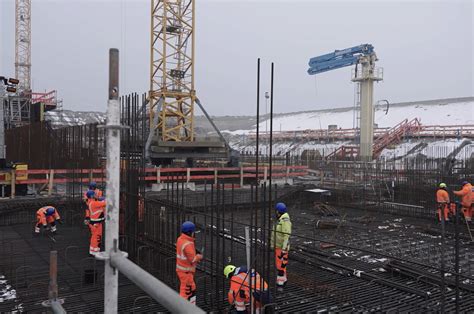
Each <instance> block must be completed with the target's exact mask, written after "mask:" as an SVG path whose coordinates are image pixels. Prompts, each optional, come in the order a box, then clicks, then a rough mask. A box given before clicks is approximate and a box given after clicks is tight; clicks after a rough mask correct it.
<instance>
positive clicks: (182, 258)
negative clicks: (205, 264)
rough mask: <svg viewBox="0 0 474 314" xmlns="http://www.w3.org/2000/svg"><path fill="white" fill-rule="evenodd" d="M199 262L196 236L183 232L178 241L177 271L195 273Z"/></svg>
mask: <svg viewBox="0 0 474 314" xmlns="http://www.w3.org/2000/svg"><path fill="white" fill-rule="evenodd" d="M197 263H198V259H197V257H196V248H195V246H194V238H193V237H191V236H188V235H187V234H184V233H182V234H181V235H180V236H179V238H178V240H177V241H176V271H182V272H192V273H194V272H196V264H197Z"/></svg>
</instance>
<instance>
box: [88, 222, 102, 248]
mask: <svg viewBox="0 0 474 314" xmlns="http://www.w3.org/2000/svg"><path fill="white" fill-rule="evenodd" d="M102 225H103V223H101V222H100V223H95V224H89V230H90V232H91V238H90V243H89V253H90V254H94V253H98V252H100V243H101V242H102V232H103V226H102Z"/></svg>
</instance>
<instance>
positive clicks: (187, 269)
mask: <svg viewBox="0 0 474 314" xmlns="http://www.w3.org/2000/svg"><path fill="white" fill-rule="evenodd" d="M176 269H179V270H183V271H194V270H195V268H194V267H183V266H181V265H178V264H176Z"/></svg>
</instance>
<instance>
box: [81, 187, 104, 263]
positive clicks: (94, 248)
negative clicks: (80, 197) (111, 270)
mask: <svg viewBox="0 0 474 314" xmlns="http://www.w3.org/2000/svg"><path fill="white" fill-rule="evenodd" d="M87 199H88V200H89V201H88V208H87V210H86V218H85V220H84V223H85V224H86V225H88V226H89V231H90V233H91V237H90V243H89V254H91V255H95V254H97V253H99V252H100V244H101V243H102V234H103V231H104V230H103V228H104V227H103V225H104V221H105V200H104V199H103V198H102V197H97V196H96V195H95V193H94V191H92V190H90V191H87Z"/></svg>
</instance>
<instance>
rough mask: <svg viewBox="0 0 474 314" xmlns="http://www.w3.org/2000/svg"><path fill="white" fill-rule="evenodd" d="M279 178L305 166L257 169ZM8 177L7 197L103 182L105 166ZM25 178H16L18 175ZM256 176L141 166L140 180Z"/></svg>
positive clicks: (245, 170)
mask: <svg viewBox="0 0 474 314" xmlns="http://www.w3.org/2000/svg"><path fill="white" fill-rule="evenodd" d="M270 172H271V177H272V178H281V179H284V180H285V182H288V181H289V179H290V178H294V177H299V176H305V175H307V174H308V167H307V166H273V167H272V168H271V171H270V167H268V166H264V167H259V169H258V179H259V180H260V181H262V182H263V183H266V182H267V180H269V178H270ZM10 174H11V176H10V178H11V180H8V181H0V185H1V184H3V185H10V186H12V189H11V197H12V198H13V197H15V188H14V187H15V185H18V184H28V185H33V184H34V185H40V186H41V185H42V186H43V188H44V189H46V190H47V193H48V195H51V194H52V192H53V189H54V186H55V185H56V184H65V183H84V184H88V183H89V182H90V181H95V182H99V183H102V182H105V179H106V174H105V169H74V170H71V169H49V170H46V169H29V170H15V169H12V170H11V171H10ZM21 177H23V178H25V179H19V178H21ZM255 178H257V170H256V168H255V167H237V168H230V167H229V168H145V169H144V177H143V180H144V181H146V182H148V183H150V184H151V183H166V182H186V183H190V182H194V183H198V182H205V181H207V182H209V181H211V182H212V181H213V182H214V183H215V184H217V182H219V181H222V180H227V181H232V180H234V181H238V183H239V184H240V186H243V185H244V180H245V179H255Z"/></svg>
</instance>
